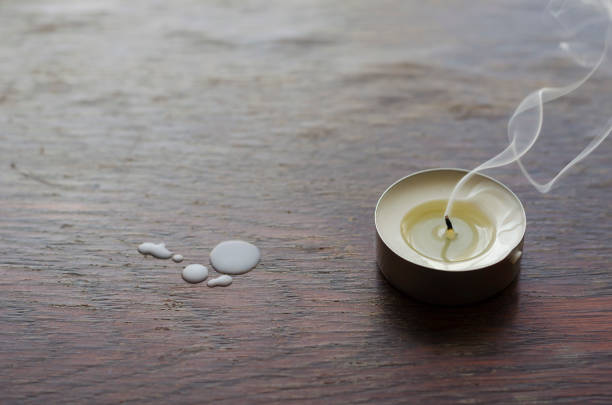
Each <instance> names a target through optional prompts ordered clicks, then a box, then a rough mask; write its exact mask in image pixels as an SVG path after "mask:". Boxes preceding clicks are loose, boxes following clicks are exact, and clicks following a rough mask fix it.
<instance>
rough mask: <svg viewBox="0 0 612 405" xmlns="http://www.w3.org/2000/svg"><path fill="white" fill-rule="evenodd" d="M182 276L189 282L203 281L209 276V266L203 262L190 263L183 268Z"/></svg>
mask: <svg viewBox="0 0 612 405" xmlns="http://www.w3.org/2000/svg"><path fill="white" fill-rule="evenodd" d="M182 276H183V280H185V281H187V282H188V283H192V284H196V283H201V282H202V281H204V280H206V278H207V277H208V268H207V267H206V266H202V265H201V264H190V265H189V266H187V267H185V268H184V269H183V273H182Z"/></svg>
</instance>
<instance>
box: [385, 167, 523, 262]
mask: <svg viewBox="0 0 612 405" xmlns="http://www.w3.org/2000/svg"><path fill="white" fill-rule="evenodd" d="M440 171H454V172H463V173H465V174H468V173H469V172H470V170H466V169H459V168H455V167H439V168H431V169H424V170H419V171H418V172H414V173H412V174H409V175H407V176H404V177H402V178H401V179H399V180H397V181H395V182H393V184H391V185H390V186H389V187H387V188H386V189H385V191H384V192H383V193H382V194H381V195H380V197H379V198H378V201H377V202H376V208H374V226H375V227H376V233H377V234H378V237H379V238H380V240H381V241H382V242H383V243H384V244H385V245H386V247H387V248H388V249H389V250H391V251H392V252H393V253H394V254H395V255H397V256H398V257H400V258H402V259H403V260H405V261H407V262H410V263H411V264H413V265H415V266H419V267H423V268H426V269H427V270H435V271H441V272H449V273H463V272H471V271H478V270H483V269H486V268H488V267H491V266H495V265H496V264H498V263H500V262H502V261H503V260H505V259H506V258H507V257H508V256H509V255H510V254H512V252H513V250H514V249H515V248H516V247H514V248H512V249H510V251H509V252H508V253H507V254H506V255H505V256H503V257H502V259H500V260H498V261H496V262H495V263H492V264H485V265H481V266H478V267H470V268H467V269H456V270H446V269H438V268H435V267H431V266H428V265H426V264H421V263H415V262H413V261H411V260H410V259H407V258H405V257H404V256H402V255H401V254H399V253H398V252H396V251H395V250H394V249H393V248H392V247H391V246H389V244H388V243H387V242H386V241H385V240H384V239H383V237H382V234H381V232H380V229H379V227H378V217H377V214H378V208H379V206H380V203H381V201H382V199H383V198H384V197H385V196H386V195H387V193H388V192H389V191H390V190H391V189H392V188H393V187H395V186H396V185H397V184H399V183H401V182H402V181H404V180H406V179H407V178H409V177H414V176H417V175H419V174H423V173H428V172H440ZM474 175H476V176H482V177H484V178H486V179H489V180H491V181H493V182H494V183H497V184H498V185H500V186H501V187H502V188H504V189H505V190H506V191H508V192H509V193H510V194H511V195H512V196H513V197H514V199H515V200H516V201H517V202H518V204H519V207H521V214H522V216H523V223H524V224H525V225H524V226H523V232H522V234H521V238H520V239H519V242H518V243H517V245H520V243H521V241H522V240H524V238H525V232H526V231H527V215H526V214H525V207H524V206H523V203H522V202H521V200H520V198H518V196H517V195H516V194H515V193H514V192H513V191H512V190H510V188H509V187H508V186H506V185H505V184H504V183H502V182H500V181H499V180H496V179H494V178H493V177H491V176H488V175H486V174H482V173H478V172H476V173H474Z"/></svg>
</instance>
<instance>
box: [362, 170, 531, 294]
mask: <svg viewBox="0 0 612 405" xmlns="http://www.w3.org/2000/svg"><path fill="white" fill-rule="evenodd" d="M467 173H468V172H467V171H466V170H460V169H432V170H425V171H422V172H418V173H415V174H412V175H410V176H407V177H404V178H403V179H401V180H399V181H397V182H396V183H395V184H393V185H391V187H389V188H388V189H387V190H386V191H385V192H384V193H383V194H382V196H381V197H380V199H379V200H378V204H377V205H376V211H375V214H374V221H375V224H376V263H377V264H378V268H379V269H380V271H381V272H382V274H383V275H384V276H385V278H386V279H387V280H388V281H389V282H390V283H391V284H392V285H394V286H395V287H396V288H398V289H400V290H401V291H403V292H405V293H407V294H408V295H410V296H412V297H414V298H416V299H419V300H421V301H425V302H429V303H433V304H443V305H460V304H468V303H472V302H476V301H479V300H482V299H485V298H487V297H490V296H492V295H494V294H495V293H497V292H499V291H501V290H503V289H504V288H505V287H507V286H508V285H509V284H510V283H511V282H512V280H514V278H515V277H516V276H517V274H518V273H519V271H520V261H521V256H522V250H523V240H524V235H525V227H526V218H525V210H524V208H523V206H522V204H521V202H520V200H519V199H518V197H517V196H516V195H514V193H513V192H512V191H510V190H509V189H508V188H507V187H506V186H504V185H503V184H501V183H499V182H498V181H496V180H494V179H492V178H491V177H488V176H484V175H482V174H475V175H474V176H472V178H471V179H470V180H468V182H467V183H466V184H465V185H464V186H463V187H462V189H461V190H459V193H458V195H457V199H456V200H455V203H454V204H453V208H452V210H451V212H450V219H451V221H452V222H453V229H454V230H455V232H456V234H453V235H452V237H450V236H449V234H448V233H447V226H446V225H445V223H444V209H445V208H446V203H447V202H448V197H449V196H450V194H451V191H452V190H453V188H454V187H455V185H456V184H457V182H458V181H459V180H460V179H461V178H462V177H463V176H464V175H466V174H467Z"/></svg>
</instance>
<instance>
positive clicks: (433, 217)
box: [400, 200, 496, 263]
mask: <svg viewBox="0 0 612 405" xmlns="http://www.w3.org/2000/svg"><path fill="white" fill-rule="evenodd" d="M446 203H447V201H445V200H434V201H428V202H426V203H423V204H421V205H418V206H416V207H414V208H413V209H411V210H410V211H409V212H408V213H407V214H406V215H404V218H403V219H402V222H401V225H400V226H401V234H402V237H403V238H404V241H405V242H406V243H407V244H408V245H409V246H410V247H411V248H412V249H414V250H415V251H416V252H418V253H419V254H420V255H423V256H425V257H427V258H429V259H432V260H437V261H441V262H446V263H450V262H459V261H463V260H468V259H473V258H475V257H477V256H480V255H481V254H483V253H484V252H486V251H487V250H488V249H489V248H490V247H491V245H492V244H493V242H494V240H495V234H496V232H495V226H494V225H493V223H492V222H491V221H490V220H489V218H487V216H486V215H485V214H484V213H483V212H482V211H481V210H480V209H479V208H478V206H477V205H476V204H473V203H470V202H466V201H456V202H455V203H454V204H453V212H452V215H451V216H450V220H451V221H452V223H453V230H454V235H452V236H454V237H449V236H450V235H449V234H448V233H447V228H446V224H445V223H444V210H445V209H446Z"/></svg>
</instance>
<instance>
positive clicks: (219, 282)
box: [206, 275, 232, 287]
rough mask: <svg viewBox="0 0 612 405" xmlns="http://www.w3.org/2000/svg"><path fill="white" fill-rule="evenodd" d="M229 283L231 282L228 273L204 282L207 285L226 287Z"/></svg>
mask: <svg viewBox="0 0 612 405" xmlns="http://www.w3.org/2000/svg"><path fill="white" fill-rule="evenodd" d="M230 284H232V277H231V276H228V275H223V276H219V277H216V278H213V279H211V280H208V283H206V285H208V286H209V287H227V286H228V285H230Z"/></svg>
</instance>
